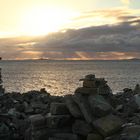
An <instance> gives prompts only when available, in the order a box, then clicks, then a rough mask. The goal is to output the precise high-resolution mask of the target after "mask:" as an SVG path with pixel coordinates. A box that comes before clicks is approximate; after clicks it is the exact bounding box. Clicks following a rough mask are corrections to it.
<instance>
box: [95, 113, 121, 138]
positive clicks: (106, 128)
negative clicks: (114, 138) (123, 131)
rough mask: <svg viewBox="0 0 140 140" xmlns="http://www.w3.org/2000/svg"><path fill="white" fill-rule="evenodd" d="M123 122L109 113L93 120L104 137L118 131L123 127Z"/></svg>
mask: <svg viewBox="0 0 140 140" xmlns="http://www.w3.org/2000/svg"><path fill="white" fill-rule="evenodd" d="M122 124H123V122H122V120H121V119H120V118H119V117H117V116H114V115H108V116H105V117H102V118H100V119H97V120H96V121H93V126H94V128H95V129H96V130H97V131H99V132H100V134H101V135H103V136H104V137H106V136H109V135H112V134H114V133H115V132H117V131H118V130H119V129H120V128H121V126H122Z"/></svg>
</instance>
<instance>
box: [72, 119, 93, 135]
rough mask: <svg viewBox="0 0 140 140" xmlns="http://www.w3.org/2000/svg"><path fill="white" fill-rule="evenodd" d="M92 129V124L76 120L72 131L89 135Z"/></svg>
mask: <svg viewBox="0 0 140 140" xmlns="http://www.w3.org/2000/svg"><path fill="white" fill-rule="evenodd" d="M92 131H93V128H92V126H91V125H90V124H88V123H87V122H85V121H83V120H76V121H75V123H74V124H73V126H72V132H73V133H74V134H79V135H83V136H87V135H88V134H89V133H90V132H92Z"/></svg>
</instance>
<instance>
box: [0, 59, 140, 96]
mask: <svg viewBox="0 0 140 140" xmlns="http://www.w3.org/2000/svg"><path fill="white" fill-rule="evenodd" d="M0 68H2V80H3V86H4V87H5V89H6V91H7V92H21V93H25V92H27V91H29V90H40V89H41V88H46V90H47V91H48V92H49V93H50V94H52V95H66V94H73V93H74V91H75V89H76V88H77V87H80V86H82V82H80V81H79V79H81V78H84V76H85V75H87V74H95V75H96V77H98V78H105V79H106V80H107V81H108V85H109V86H110V87H111V89H112V91H113V93H116V92H120V91H122V90H123V89H124V88H132V89H133V88H134V87H135V85H136V84H140V60H123V61H62V60H61V61H58V60H22V61H16V60H2V61H0Z"/></svg>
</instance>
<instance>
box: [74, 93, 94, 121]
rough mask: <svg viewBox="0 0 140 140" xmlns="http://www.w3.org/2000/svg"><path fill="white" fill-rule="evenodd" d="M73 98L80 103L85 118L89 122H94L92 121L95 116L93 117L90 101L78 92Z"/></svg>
mask: <svg viewBox="0 0 140 140" xmlns="http://www.w3.org/2000/svg"><path fill="white" fill-rule="evenodd" d="M73 99H74V101H75V102H76V103H77V104H78V106H79V108H80V110H81V112H82V114H83V116H84V118H85V120H86V121H87V122H88V123H92V121H93V120H94V117H93V114H92V111H91V108H90V106H89V103H88V100H87V99H86V97H84V96H82V95H81V94H78V93H77V94H75V95H74V96H73Z"/></svg>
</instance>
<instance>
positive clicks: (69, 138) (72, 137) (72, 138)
mask: <svg viewBox="0 0 140 140" xmlns="http://www.w3.org/2000/svg"><path fill="white" fill-rule="evenodd" d="M53 136H54V137H56V138H59V139H64V140H78V136H77V135H76V134H73V133H56V134H54V135H53Z"/></svg>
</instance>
